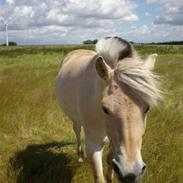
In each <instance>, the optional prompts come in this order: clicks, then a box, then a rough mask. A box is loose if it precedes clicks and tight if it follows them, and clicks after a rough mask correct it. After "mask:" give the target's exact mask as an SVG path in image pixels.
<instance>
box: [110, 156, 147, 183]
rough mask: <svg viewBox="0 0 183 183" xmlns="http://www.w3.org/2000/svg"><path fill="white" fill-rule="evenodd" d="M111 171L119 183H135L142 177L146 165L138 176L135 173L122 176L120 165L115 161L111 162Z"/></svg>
mask: <svg viewBox="0 0 183 183" xmlns="http://www.w3.org/2000/svg"><path fill="white" fill-rule="evenodd" d="M112 165H113V169H114V171H115V173H116V175H117V177H118V180H119V181H120V182H121V183H137V182H138V180H139V179H140V177H142V176H143V175H144V172H145V170H146V165H145V164H144V166H143V168H142V170H141V172H140V174H137V173H136V172H129V173H128V174H126V175H125V176H124V172H123V171H122V167H121V164H120V163H119V162H118V161H117V160H116V159H113V160H112Z"/></svg>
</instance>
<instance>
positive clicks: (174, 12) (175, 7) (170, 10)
mask: <svg viewBox="0 0 183 183" xmlns="http://www.w3.org/2000/svg"><path fill="white" fill-rule="evenodd" d="M146 3H147V4H152V3H156V4H157V7H159V8H160V15H158V16H157V18H156V19H155V21H154V23H155V24H170V25H183V1H182V0H176V1H175V0H146Z"/></svg>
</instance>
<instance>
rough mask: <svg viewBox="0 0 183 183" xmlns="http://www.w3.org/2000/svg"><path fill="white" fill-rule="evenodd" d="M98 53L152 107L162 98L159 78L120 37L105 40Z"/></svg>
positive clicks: (98, 46) (98, 45)
mask: <svg viewBox="0 0 183 183" xmlns="http://www.w3.org/2000/svg"><path fill="white" fill-rule="evenodd" d="M96 52H97V53H98V55H101V56H102V57H103V58H104V59H105V61H106V62H107V64H109V66H110V67H111V68H112V69H115V72H116V73H117V75H118V79H119V81H121V82H123V83H125V84H126V85H128V86H129V87H130V88H131V89H132V90H133V91H134V92H135V93H136V94H137V95H138V96H139V97H140V98H142V100H143V101H144V102H145V103H147V104H148V105H150V106H153V105H156V104H157V101H158V100H159V99H160V98H161V94H162V92H161V91H160V89H159V76H157V75H156V74H154V73H153V72H152V71H151V70H149V69H147V68H146V67H145V66H144V62H143V61H141V60H140V59H139V57H138V55H137V53H136V51H135V49H134V47H133V46H132V45H131V44H130V43H129V42H127V41H126V40H123V39H121V38H118V37H112V38H110V37H109V38H105V39H101V40H99V41H98V43H97V44H96Z"/></svg>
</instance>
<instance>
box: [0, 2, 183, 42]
mask: <svg viewBox="0 0 183 183" xmlns="http://www.w3.org/2000/svg"><path fill="white" fill-rule="evenodd" d="M3 21H6V22H8V28H9V40H10V41H16V42H18V43H19V44H72V43H81V42H82V41H84V40H86V39H100V38H102V37H106V36H120V37H122V38H124V39H127V40H129V41H134V42H162V41H172V40H183V2H182V0H176V1H175V0H145V1H143V0H136V1H134V0H115V1H114V0H105V1H103V0H85V1H83V0H39V1H35V0H0V44H1V43H4V42H5V31H4V30H5V26H4V24H3Z"/></svg>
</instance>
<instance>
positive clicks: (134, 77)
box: [114, 59, 162, 106]
mask: <svg viewBox="0 0 183 183" xmlns="http://www.w3.org/2000/svg"><path fill="white" fill-rule="evenodd" d="M114 72H115V73H116V74H117V78H118V80H119V81H120V82H122V83H124V84H126V85H127V86H129V88H131V89H132V90H133V92H135V93H136V94H137V95H138V96H139V97H140V98H142V100H143V101H144V102H145V103H147V104H148V105H150V106H153V105H156V104H157V101H158V100H159V99H160V98H161V97H162V92H161V90H160V89H159V88H160V77H159V76H158V75H156V74H155V73H153V72H152V71H151V70H149V69H147V68H146V67H144V63H143V62H142V61H139V60H134V59H125V60H123V61H122V62H118V64H117V66H116V68H115V71H114Z"/></svg>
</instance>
